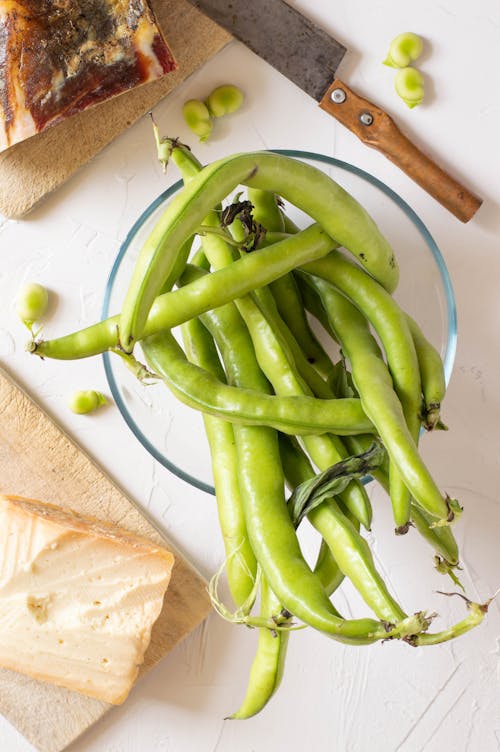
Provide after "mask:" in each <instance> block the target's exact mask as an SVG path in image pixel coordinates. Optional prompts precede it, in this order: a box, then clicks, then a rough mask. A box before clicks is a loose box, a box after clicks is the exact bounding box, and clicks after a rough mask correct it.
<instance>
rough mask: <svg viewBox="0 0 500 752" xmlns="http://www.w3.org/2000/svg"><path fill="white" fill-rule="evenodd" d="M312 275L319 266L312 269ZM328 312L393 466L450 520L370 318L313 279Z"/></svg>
mask: <svg viewBox="0 0 500 752" xmlns="http://www.w3.org/2000/svg"><path fill="white" fill-rule="evenodd" d="M307 268H308V269H311V268H313V265H308V267H307ZM309 281H310V282H311V284H313V285H314V287H315V288H316V289H318V291H319V293H320V295H321V297H322V300H323V302H324V304H325V307H326V308H327V309H328V313H329V316H330V322H331V326H332V327H334V329H335V331H336V333H337V335H338V337H339V339H340V340H341V342H342V349H343V351H344V352H345V354H346V356H347V357H348V358H349V361H350V363H351V368H352V375H353V379H354V382H355V384H356V388H357V390H358V392H359V395H360V399H361V402H362V405H363V407H364V409H365V411H366V413H367V415H368V416H369V417H370V418H371V420H372V421H373V424H374V425H375V426H376V428H377V430H378V432H379V434H380V436H381V438H382V441H383V442H384V445H385V447H386V449H387V452H388V454H389V457H390V460H391V463H394V464H395V465H396V467H397V468H398V470H399V472H400V473H401V476H402V478H403V479H404V482H405V484H406V486H407V488H408V489H409V490H410V492H411V493H412V495H413V497H414V499H415V501H416V502H417V503H418V504H420V505H421V506H422V507H423V508H424V509H426V510H427V511H428V513H429V514H430V515H431V516H432V517H433V518H435V519H436V518H437V520H446V519H447V518H448V517H449V515H450V510H449V508H448V505H447V504H446V502H445V500H444V498H443V496H442V495H441V493H440V491H439V489H438V487H437V486H436V483H435V481H434V479H433V478H432V476H431V474H430V473H429V471H428V469H427V467H426V465H425V464H424V462H423V460H422V458H421V457H420V455H419V453H418V450H417V447H416V444H415V441H414V439H413V436H412V434H411V433H410V431H409V429H408V426H407V424H406V420H405V415H404V413H403V410H402V406H401V402H400V400H399V399H398V396H397V395H396V393H395V391H394V388H393V380H392V378H391V374H390V373H389V371H388V369H387V367H386V365H385V363H384V362H383V361H382V360H381V358H380V356H379V350H378V347H376V348H374V346H373V337H372V335H371V334H370V335H369V336H368V335H367V329H366V323H365V319H364V317H362V316H360V314H358V312H357V311H356V309H355V308H354V306H353V305H352V303H350V302H349V301H348V300H347V298H345V297H344V296H343V295H341V294H340V293H339V292H337V291H336V290H335V289H334V288H333V286H332V285H330V284H328V283H325V282H324V281H322V280H317V279H314V278H310V280H309Z"/></svg>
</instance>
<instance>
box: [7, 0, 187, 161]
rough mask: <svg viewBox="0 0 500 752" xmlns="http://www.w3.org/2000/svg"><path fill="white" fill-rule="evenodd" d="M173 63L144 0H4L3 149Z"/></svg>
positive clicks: (159, 73)
mask: <svg viewBox="0 0 500 752" xmlns="http://www.w3.org/2000/svg"><path fill="white" fill-rule="evenodd" d="M176 67H177V66H176V63H175V60H174V58H173V56H172V53H171V52H170V50H169V48H168V46H167V43H166V42H165V40H164V39H163V37H162V35H161V32H160V30H159V28H158V26H157V24H156V21H155V18H154V15H153V11H152V9H151V7H150V6H149V4H148V2H147V0H2V1H1V2H0V151H2V150H4V149H6V148H7V147H9V146H11V145H12V144H15V143H17V142H18V141H22V140H23V139H25V138H29V137H30V136H33V135H35V134H36V133H40V132H41V131H43V130H45V128H47V127H49V126H51V125H54V124H55V123H58V122H60V121H61V120H63V119H65V118H67V117H70V116H71V115H74V114H75V113H77V112H80V111H82V110H85V109H86V108H87V107H90V106H91V105H94V104H97V103H98V102H102V101H104V100H105V99H109V98H110V97H112V96H115V95H116V94H120V93H121V92H124V91H126V90H127V89H131V88H133V87H135V86H138V85H139V84H143V83H146V82H147V81H152V80H153V79H155V78H159V77H160V76H162V75H164V74H165V73H168V72H169V71H172V70H174V69H175V68H176Z"/></svg>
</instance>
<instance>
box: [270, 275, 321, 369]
mask: <svg viewBox="0 0 500 752" xmlns="http://www.w3.org/2000/svg"><path fill="white" fill-rule="evenodd" d="M270 287H271V292H272V294H273V297H274V300H275V301H276V305H277V307H278V312H279V314H280V316H281V318H282V319H283V321H284V322H285V324H286V325H287V326H288V328H289V330H290V331H291V333H292V335H293V336H294V338H295V340H296V341H297V343H298V344H299V346H300V348H301V351H302V352H303V356H304V357H305V358H306V360H307V362H308V363H310V364H311V365H313V366H314V368H315V369H316V370H317V371H318V372H319V373H320V374H321V376H323V378H325V379H328V378H329V377H330V376H331V374H332V371H333V365H332V361H331V358H330V357H329V355H328V354H327V352H326V351H325V349H324V347H323V346H322V345H321V343H320V342H319V340H318V338H317V337H316V335H315V334H314V332H313V331H312V329H311V327H310V325H309V321H308V320H307V316H306V315H305V310H304V304H303V301H302V298H301V297H300V292H299V289H298V287H297V283H296V282H295V279H294V278H293V276H292V275H291V274H288V275H287V276H286V277H280V279H277V280H275V281H274V282H272V283H271V285H270Z"/></svg>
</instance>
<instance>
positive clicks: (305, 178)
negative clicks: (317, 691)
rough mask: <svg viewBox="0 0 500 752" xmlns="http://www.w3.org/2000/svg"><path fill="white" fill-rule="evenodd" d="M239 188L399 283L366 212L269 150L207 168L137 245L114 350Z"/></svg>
mask: <svg viewBox="0 0 500 752" xmlns="http://www.w3.org/2000/svg"><path fill="white" fill-rule="evenodd" d="M238 184H243V185H247V186H248V187H252V188H261V189H263V190H270V191H275V192H276V193H278V194H279V195H282V196H283V197H284V198H286V199H287V200H289V201H290V202H291V203H294V204H296V205H298V206H299V207H300V208H302V209H303V210H304V211H305V212H306V213H307V214H309V216H311V217H312V218H313V219H314V220H315V221H317V222H318V223H319V224H320V225H321V226H322V227H323V228H324V230H325V232H326V233H328V235H329V236H330V237H331V238H332V239H334V240H335V241H336V242H338V243H340V244H342V245H343V246H344V247H345V248H347V249H348V250H349V251H351V253H353V254H354V256H355V257H356V258H357V259H358V260H359V262H360V263H361V264H362V265H363V266H365V268H366V269H367V270H368V271H369V272H370V273H371V274H373V275H374V277H375V278H376V279H378V280H379V281H380V282H381V284H383V285H384V286H385V287H387V289H389V290H390V291H392V290H394V288H395V287H396V285H397V281H398V268H397V262H396V260H395V257H394V253H393V251H392V249H391V248H390V246H389V244H388V242H387V241H386V240H385V238H384V237H383V236H382V234H381V233H380V231H379V230H378V228H377V226H376V224H375V223H374V222H373V220H372V219H371V217H370V216H369V215H368V214H367V212H366V211H365V210H364V209H363V208H362V207H361V206H360V205H359V204H358V202H357V201H356V200H355V199H354V198H353V197H352V196H350V194H348V193H347V192H346V191H345V190H344V189H343V188H341V187H340V186H339V185H338V184H337V183H335V181H333V180H332V179H331V178H329V177H328V176H327V175H326V174H325V173H323V172H322V171H321V170H319V169H317V168H315V167H312V166H310V165H307V164H305V163H302V162H299V161H297V160H294V159H292V158H289V157H284V156H282V155H276V154H272V153H268V152H257V153H248V154H236V155H233V156H232V157H228V158H226V159H222V160H218V161H216V162H212V163H211V164H209V165H207V166H206V167H204V168H203V169H202V170H201V172H200V173H199V174H198V175H196V176H195V177H193V178H192V179H191V180H190V182H189V183H188V184H187V185H185V186H184V188H183V189H182V190H181V191H180V192H179V193H178V194H177V195H176V196H175V197H174V198H173V199H172V201H171V202H170V204H169V205H168V206H167V208H166V209H165V211H164V213H163V214H162V216H161V217H160V219H159V220H158V222H157V223H156V225H155V227H154V229H153V231H152V232H151V234H150V235H149V237H148V238H147V240H146V242H145V243H144V245H143V247H142V249H141V252H140V254H139V258H138V260H137V262H136V265H135V268H134V271H133V274H132V279H131V281H130V284H129V288H128V291H127V293H126V296H125V300H124V303H123V308H122V313H121V316H120V344H121V346H122V347H123V349H124V350H126V351H127V352H128V351H130V350H131V349H132V348H133V346H134V343H135V341H137V340H138V339H141V338H142V337H143V336H144V328H145V326H146V322H147V318H148V315H149V313H150V310H151V306H152V305H153V303H154V300H155V298H156V296H157V295H158V293H159V291H160V290H161V288H162V286H163V284H164V281H165V279H166V278H167V276H168V275H169V273H170V271H171V268H172V266H173V264H174V263H175V261H176V257H177V255H178V253H179V249H180V248H181V246H182V244H183V243H185V241H186V240H187V238H188V237H190V236H191V235H192V234H193V233H194V232H196V228H197V227H198V226H199V225H200V224H201V223H202V221H203V219H204V217H205V216H206V215H207V214H208V212H209V211H210V210H212V209H213V208H214V207H215V206H216V205H217V204H218V203H219V202H220V201H222V200H223V199H224V197H225V196H227V195H228V194H229V193H231V191H232V190H234V189H235V188H236V187H237V186H238Z"/></svg>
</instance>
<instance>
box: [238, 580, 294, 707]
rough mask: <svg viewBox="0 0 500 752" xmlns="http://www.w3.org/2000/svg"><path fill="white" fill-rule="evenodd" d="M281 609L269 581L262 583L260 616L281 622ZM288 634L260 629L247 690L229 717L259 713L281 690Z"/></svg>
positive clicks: (281, 630) (284, 630)
mask: <svg viewBox="0 0 500 752" xmlns="http://www.w3.org/2000/svg"><path fill="white" fill-rule="evenodd" d="M281 612H282V606H281V604H280V602H279V600H278V599H277V598H276V596H275V595H274V593H273V592H272V590H271V589H270V587H269V585H268V584H267V582H266V580H265V579H263V580H262V582H261V595H260V615H261V616H262V617H263V618H265V619H274V620H278V618H279V617H280V615H281ZM288 639H289V631H288V630H287V629H279V630H276V631H274V632H273V631H272V630H270V629H266V628H261V629H259V642H258V646H257V652H256V655H255V658H254V660H253V663H252V666H251V668H250V676H249V680H248V688H247V692H246V695H245V698H244V699H243V702H242V703H241V705H240V707H239V708H238V710H237V711H236V712H235V713H232V715H230V716H229V718H231V719H239V720H242V719H244V718H251V717H252V716H254V715H256V714H257V713H259V712H260V711H261V710H262V709H263V708H264V707H265V706H266V705H267V703H268V702H269V700H270V699H271V697H272V696H273V695H274V693H275V692H276V690H277V689H278V687H279V685H280V683H281V679H282V677H283V669H284V666H285V657H286V650H287V646H288Z"/></svg>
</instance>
